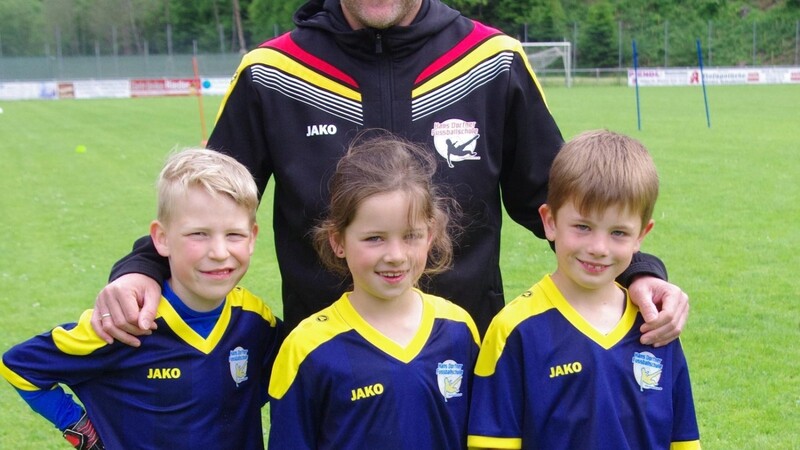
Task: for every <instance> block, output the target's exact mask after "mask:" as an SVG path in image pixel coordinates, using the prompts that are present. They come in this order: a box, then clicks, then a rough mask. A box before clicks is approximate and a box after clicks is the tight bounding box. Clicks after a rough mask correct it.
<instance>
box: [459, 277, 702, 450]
mask: <svg viewBox="0 0 800 450" xmlns="http://www.w3.org/2000/svg"><path fill="white" fill-rule="evenodd" d="M642 323H643V319H642V317H641V314H639V312H638V309H637V308H636V306H635V305H634V304H633V303H631V301H630V298H628V299H627V304H626V306H625V312H624V314H623V316H622V318H621V319H620V321H619V323H618V324H617V326H616V328H614V329H613V330H612V331H611V332H609V333H608V334H602V333H600V332H599V331H597V330H596V329H595V328H594V327H592V326H591V325H590V324H589V323H588V322H587V321H586V320H585V319H584V318H583V317H581V316H580V314H578V313H577V311H575V309H573V308H572V306H571V305H570V304H569V303H568V302H567V301H566V299H565V298H564V297H563V296H562V294H561V293H560V292H559V290H558V288H557V287H556V286H555V284H554V283H553V281H552V279H551V278H550V277H549V276H545V277H544V279H542V280H541V281H540V282H539V283H537V284H535V285H534V286H533V287H532V288H531V289H530V290H528V291H527V292H525V293H524V294H522V295H521V296H520V297H517V298H516V299H515V300H514V301H513V302H511V303H509V304H508V305H507V306H506V307H505V308H504V309H503V311H501V312H500V314H498V315H497V317H495V319H494V320H493V321H492V324H491V325H490V326H489V330H488V332H487V334H486V337H485V338H484V341H483V344H482V346H481V352H480V356H479V357H478V362H477V364H476V368H475V380H474V386H473V393H472V403H471V409H470V421H469V438H468V441H469V446H470V447H477V448H508V449H511V448H526V449H534V448H546V449H576V448H581V449H609V450H611V449H614V450H616V449H624V448H631V449H640V448H641V449H644V448H647V449H669V448H672V449H697V448H700V444H699V432H698V428H697V420H696V418H695V410H694V402H693V399H692V388H691V385H690V382H689V370H688V367H687V365H686V359H685V358H684V355H683V350H682V348H681V345H680V342H679V341H677V340H676V341H673V342H672V343H670V344H669V345H666V346H664V347H659V348H654V347H652V346H647V345H643V344H641V343H640V342H639V338H640V336H641V334H640V332H639V327H640V326H641V325H642Z"/></svg>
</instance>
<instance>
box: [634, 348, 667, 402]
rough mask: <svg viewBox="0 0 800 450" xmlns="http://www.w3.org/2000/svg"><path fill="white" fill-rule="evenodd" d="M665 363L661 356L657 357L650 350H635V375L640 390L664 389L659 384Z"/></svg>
mask: <svg viewBox="0 0 800 450" xmlns="http://www.w3.org/2000/svg"><path fill="white" fill-rule="evenodd" d="M663 368H664V365H663V364H661V358H656V356H655V355H653V354H652V353H650V352H641V353H639V352H634V354H633V376H634V378H636V383H637V384H638V385H639V391H642V392H643V391H644V390H645V389H652V390H656V391H660V390H661V389H663V388H662V387H660V386H659V385H658V382H659V381H661V372H662V369H663Z"/></svg>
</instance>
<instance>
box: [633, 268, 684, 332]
mask: <svg viewBox="0 0 800 450" xmlns="http://www.w3.org/2000/svg"><path fill="white" fill-rule="evenodd" d="M628 292H629V293H630V295H631V301H633V303H635V304H636V306H638V307H639V311H641V313H642V317H644V322H645V323H644V325H642V327H641V329H640V330H641V332H642V337H641V338H640V341H641V343H642V344H645V345H653V346H655V347H661V346H663V345H666V344H668V343H670V342H672V341H673V340H675V339H677V337H678V336H679V335H680V334H681V331H682V330H683V327H684V326H685V325H686V319H687V318H688V317H689V296H688V295H686V293H685V292H683V291H682V290H681V288H679V287H678V286H675V285H674V284H671V283H668V282H666V281H664V280H661V279H659V278H656V277H651V276H643V277H639V278H637V279H636V280H634V281H633V283H631V285H630V287H629V288H628Z"/></svg>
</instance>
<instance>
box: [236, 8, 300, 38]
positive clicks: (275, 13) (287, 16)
mask: <svg viewBox="0 0 800 450" xmlns="http://www.w3.org/2000/svg"><path fill="white" fill-rule="evenodd" d="M303 3H305V0H283V1H275V0H253V2H252V3H250V9H249V10H248V14H249V16H250V21H249V22H248V27H249V28H250V30H251V32H252V34H253V36H254V38H255V39H256V40H258V41H259V42H261V41H264V40H267V39H269V38H271V37H274V36H278V35H280V34H282V33H285V32H287V31H289V30H291V29H292V28H294V23H293V22H292V16H293V15H294V12H295V11H296V10H297V8H299V7H300V5H302V4H303Z"/></svg>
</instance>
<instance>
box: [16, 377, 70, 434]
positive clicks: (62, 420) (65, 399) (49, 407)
mask: <svg viewBox="0 0 800 450" xmlns="http://www.w3.org/2000/svg"><path fill="white" fill-rule="evenodd" d="M17 392H18V393H19V396H20V397H22V399H23V400H25V402H27V403H28V406H30V407H31V409H32V410H34V411H35V412H37V413H38V414H39V415H41V416H42V417H44V418H45V419H47V420H49V421H50V422H52V423H53V425H55V426H56V428H58V429H59V430H61V431H64V430H65V429H67V427H69V426H70V425H72V424H73V423H75V422H77V421H78V420H80V418H81V416H82V415H83V408H81V406H80V405H78V404H77V403H75V401H74V400H73V399H72V395H70V394H67V393H66V392H64V389H62V388H61V386H56V387H55V388H54V389H49V390H40V391H23V390H21V389H17Z"/></svg>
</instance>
